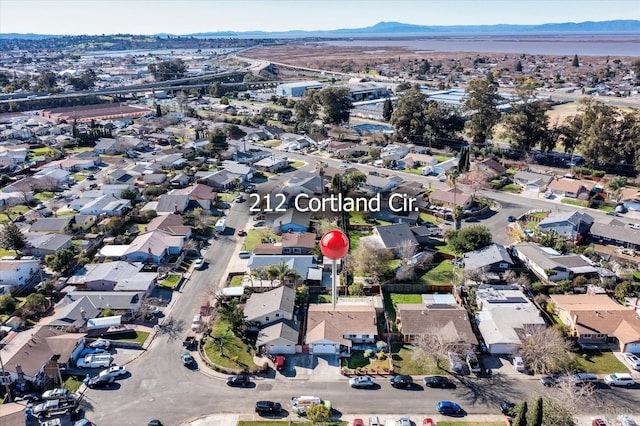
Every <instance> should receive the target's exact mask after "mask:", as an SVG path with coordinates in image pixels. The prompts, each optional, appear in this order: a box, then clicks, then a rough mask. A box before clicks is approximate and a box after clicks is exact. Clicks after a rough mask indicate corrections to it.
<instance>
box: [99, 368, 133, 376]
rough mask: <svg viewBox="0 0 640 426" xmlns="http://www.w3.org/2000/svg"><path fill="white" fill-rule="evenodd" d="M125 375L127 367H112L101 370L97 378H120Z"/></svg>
mask: <svg viewBox="0 0 640 426" xmlns="http://www.w3.org/2000/svg"><path fill="white" fill-rule="evenodd" d="M125 374H127V367H125V366H124V365H112V366H111V367H109V368H107V369H106V370H102V371H101V372H100V374H98V376H113V377H120V376H124V375H125Z"/></svg>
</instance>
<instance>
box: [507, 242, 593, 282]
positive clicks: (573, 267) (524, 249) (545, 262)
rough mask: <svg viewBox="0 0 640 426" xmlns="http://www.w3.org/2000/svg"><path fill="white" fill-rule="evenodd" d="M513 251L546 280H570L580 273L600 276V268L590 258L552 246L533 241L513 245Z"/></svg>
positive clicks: (530, 268) (586, 275) (532, 270)
mask: <svg viewBox="0 0 640 426" xmlns="http://www.w3.org/2000/svg"><path fill="white" fill-rule="evenodd" d="M512 253H513V255H514V256H516V257H517V258H518V259H520V261H522V263H523V264H524V265H525V266H526V267H527V268H529V270H531V272H533V273H534V274H536V275H537V276H538V277H540V278H542V279H544V280H548V281H561V280H568V279H573V278H574V277H576V276H578V275H583V276H585V277H589V278H590V277H597V276H598V269H596V268H595V267H594V266H593V265H592V262H591V261H590V260H589V259H587V258H585V257H583V256H581V255H576V254H568V255H561V254H560V253H558V252H557V251H555V250H554V249H552V248H549V247H541V246H538V245H535V244H532V243H520V244H516V245H515V246H513V247H512Z"/></svg>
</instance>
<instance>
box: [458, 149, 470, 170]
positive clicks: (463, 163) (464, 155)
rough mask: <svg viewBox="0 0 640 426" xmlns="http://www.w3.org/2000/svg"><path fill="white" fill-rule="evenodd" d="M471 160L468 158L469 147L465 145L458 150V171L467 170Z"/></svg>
mask: <svg viewBox="0 0 640 426" xmlns="http://www.w3.org/2000/svg"><path fill="white" fill-rule="evenodd" d="M470 166H471V160H470V158H469V147H468V146H465V147H463V148H462V149H461V150H460V159H459V160H458V171H459V172H460V173H465V172H468V171H469V167H470Z"/></svg>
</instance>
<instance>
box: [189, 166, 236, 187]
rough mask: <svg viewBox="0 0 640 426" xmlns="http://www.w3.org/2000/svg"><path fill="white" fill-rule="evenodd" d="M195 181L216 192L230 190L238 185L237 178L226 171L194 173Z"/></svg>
mask: <svg viewBox="0 0 640 426" xmlns="http://www.w3.org/2000/svg"><path fill="white" fill-rule="evenodd" d="M196 181H197V182H200V183H203V184H205V185H207V186H210V187H212V188H214V189H218V190H225V189H231V188H233V187H234V186H236V185H237V184H238V183H239V179H238V176H237V175H235V174H233V173H231V172H228V171H226V170H218V171H217V172H196Z"/></svg>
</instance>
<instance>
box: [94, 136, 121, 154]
mask: <svg viewBox="0 0 640 426" xmlns="http://www.w3.org/2000/svg"><path fill="white" fill-rule="evenodd" d="M117 143H118V142H117V141H116V140H115V139H112V138H100V139H98V140H97V141H96V145H95V146H94V147H93V152H95V153H96V154H108V155H111V154H115V153H116V152H117V150H116V145H117Z"/></svg>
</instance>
